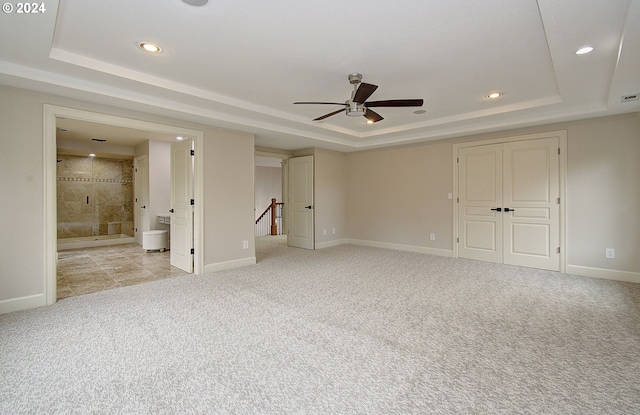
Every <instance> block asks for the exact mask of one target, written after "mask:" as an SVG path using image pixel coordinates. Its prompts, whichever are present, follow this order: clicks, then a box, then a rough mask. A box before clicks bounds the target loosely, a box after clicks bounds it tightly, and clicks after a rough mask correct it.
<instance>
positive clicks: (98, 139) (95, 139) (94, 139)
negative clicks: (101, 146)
mask: <svg viewBox="0 0 640 415" xmlns="http://www.w3.org/2000/svg"><path fill="white" fill-rule="evenodd" d="M91 141H97V142H98V143H106V142H107V140H105V139H102V138H92V139H91Z"/></svg>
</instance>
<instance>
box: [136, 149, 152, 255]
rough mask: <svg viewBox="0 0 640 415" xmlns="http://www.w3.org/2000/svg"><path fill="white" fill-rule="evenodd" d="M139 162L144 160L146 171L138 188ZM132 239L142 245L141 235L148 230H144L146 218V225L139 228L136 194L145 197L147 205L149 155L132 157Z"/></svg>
mask: <svg viewBox="0 0 640 415" xmlns="http://www.w3.org/2000/svg"><path fill="white" fill-rule="evenodd" d="M141 160H144V161H145V163H146V171H145V176H146V177H145V186H140V183H139V180H138V177H139V176H138V168H139V166H140V163H141ZM133 167H134V171H133V198H134V203H133V238H134V240H135V242H136V243H137V244H139V245H142V234H143V233H144V232H145V231H147V230H149V229H146V228H147V227H148V226H149V224H150V223H149V220H148V218H147V221H146V225H147V226H141V224H142V220H141V219H140V216H141V215H140V206H139V204H140V202H139V201H138V199H139V196H140V194H139V193H138V192H142V193H143V194H145V196H146V201H145V203H149V155H148V154H143V155H141V156H138V157H134V159H133Z"/></svg>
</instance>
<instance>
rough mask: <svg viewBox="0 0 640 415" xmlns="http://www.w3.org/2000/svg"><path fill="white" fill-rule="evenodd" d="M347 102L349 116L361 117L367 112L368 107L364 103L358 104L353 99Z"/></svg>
mask: <svg viewBox="0 0 640 415" xmlns="http://www.w3.org/2000/svg"><path fill="white" fill-rule="evenodd" d="M345 104H346V105H347V111H346V113H347V115H348V116H349V117H361V116H363V115H364V114H365V112H367V108H366V107H365V106H364V105H363V104H358V103H357V102H353V101H351V100H348V101H346V102H345Z"/></svg>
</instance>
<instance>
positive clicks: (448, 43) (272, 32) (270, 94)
mask: <svg viewBox="0 0 640 415" xmlns="http://www.w3.org/2000/svg"><path fill="white" fill-rule="evenodd" d="M44 4H45V6H46V11H45V12H44V13H39V14H32V15H18V14H16V13H15V12H14V13H4V14H3V16H0V19H1V22H0V23H2V24H1V25H0V35H2V36H1V37H2V39H1V40H0V46H1V49H0V83H4V84H8V85H15V86H19V87H27V88H31V89H37V90H42V91H46V92H53V93H57V94H61V95H64V96H70V97H74V98H80V99H83V100H87V101H91V102H98V103H107V104H110V105H119V106H122V107H125V108H135V109H139V110H141V111H145V112H151V113H157V114H163V115H165V114H168V115H171V116H172V117H176V118H180V119H185V120H190V121H196V122H200V123H204V124H208V125H213V126H220V127H224V128H233V129H237V130H242V131H248V132H252V133H254V134H256V144H257V145H261V146H267V147H275V148H283V149H289V150H292V149H298V148H304V147H309V146H318V147H324V148H333V149H338V150H343V151H353V150H358V149H364V148H372V147H378V146H387V145H396V144H403V143H410V142H415V141H425V140H437V139H441V138H446V137H450V136H460V135H464V134H472V133H476V132H482V131H497V130H501V129H506V128H513V127H518V126H526V125H536V124H546V123H550V122H556V121H563V120H572V119H580V118H588V117H595V116H603V115H610V114H618V113H624V112H636V111H640V101H631V102H624V103H623V102H621V97H622V96H623V95H630V94H636V93H639V92H640V76H639V75H638V74H639V73H640V0H629V1H626V0H563V1H558V0H538V1H534V0H517V1H514V0H487V1H477V0H457V1H448V2H443V1H425V0H404V1H402V2H397V1H396V2H394V1H388V0H368V1H364V0H352V1H350V2H348V3H345V2H343V1H337V0H327V1H323V2H316V3H313V5H310V3H308V2H301V1H299V0H273V1H270V2H264V1H257V0H256V1H243V2H238V1H233V0H212V1H210V2H209V3H208V4H207V5H205V6H202V7H194V6H189V5H187V4H185V3H183V2H182V1H181V0H165V1H162V2H158V1H153V0H138V1H134V2H132V1H130V0H110V1H87V0H60V1H59V2H58V1H45V2H44ZM141 41H152V42H155V43H157V44H159V45H160V46H161V47H162V48H163V52H162V53H160V54H157V55H150V54H146V53H144V52H142V51H141V50H140V49H139V48H138V46H137V45H138V43H139V42H141ZM585 45H591V46H593V47H594V51H593V52H591V53H589V54H586V55H576V54H575V51H576V50H577V49H579V48H580V47H582V46H585ZM353 72H360V73H362V74H363V75H364V78H363V81H364V82H367V83H372V84H375V85H378V86H379V88H378V89H377V90H376V92H375V93H374V94H373V95H372V96H371V98H370V100H387V99H403V98H422V99H424V106H423V108H422V109H424V110H426V112H425V113H423V114H414V110H415V109H416V108H376V112H378V113H380V114H381V115H382V116H383V117H384V120H383V121H380V122H378V123H376V124H373V125H367V124H366V123H365V122H364V121H365V119H364V117H347V116H346V115H345V114H344V113H341V114H337V115H335V116H333V117H329V118H327V119H325V120H323V121H320V122H317V121H316V122H314V121H311V120H312V119H313V118H316V117H318V116H320V115H323V114H326V113H328V112H332V111H334V110H336V109H340V107H336V106H330V105H304V106H303V105H293V102H295V101H330V102H344V101H345V100H347V99H348V98H349V97H350V93H351V90H352V86H351V85H350V84H349V82H348V80H347V76H348V75H349V74H350V73H353ZM494 91H500V92H502V93H503V94H504V95H503V96H502V97H500V98H499V99H496V100H489V99H487V98H485V96H486V95H487V94H489V93H490V92H494Z"/></svg>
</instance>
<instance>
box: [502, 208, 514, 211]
mask: <svg viewBox="0 0 640 415" xmlns="http://www.w3.org/2000/svg"><path fill="white" fill-rule="evenodd" d="M504 211H505V212H515V211H516V210H515V209H509V208H504Z"/></svg>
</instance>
